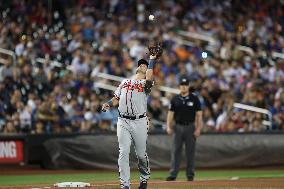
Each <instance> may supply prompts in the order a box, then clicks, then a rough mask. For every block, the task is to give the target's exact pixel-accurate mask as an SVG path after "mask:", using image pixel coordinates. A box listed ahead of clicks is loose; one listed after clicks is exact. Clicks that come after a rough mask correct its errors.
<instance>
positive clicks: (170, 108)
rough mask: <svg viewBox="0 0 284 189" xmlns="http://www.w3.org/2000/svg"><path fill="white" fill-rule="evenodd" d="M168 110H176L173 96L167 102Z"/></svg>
mask: <svg viewBox="0 0 284 189" xmlns="http://www.w3.org/2000/svg"><path fill="white" fill-rule="evenodd" d="M169 110H170V111H173V112H175V111H176V103H175V97H174V98H172V100H171V102H170V104H169Z"/></svg>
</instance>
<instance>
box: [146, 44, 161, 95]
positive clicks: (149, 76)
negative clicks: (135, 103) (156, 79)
mask: <svg viewBox="0 0 284 189" xmlns="http://www.w3.org/2000/svg"><path fill="white" fill-rule="evenodd" d="M148 49H149V52H150V60H149V66H148V69H147V71H146V84H145V92H146V93H147V94H149V93H150V91H151V88H152V86H153V68H154V65H155V63H156V61H157V59H159V58H160V56H161V55H162V54H163V49H162V48H161V46H160V44H157V45H154V46H149V47H148Z"/></svg>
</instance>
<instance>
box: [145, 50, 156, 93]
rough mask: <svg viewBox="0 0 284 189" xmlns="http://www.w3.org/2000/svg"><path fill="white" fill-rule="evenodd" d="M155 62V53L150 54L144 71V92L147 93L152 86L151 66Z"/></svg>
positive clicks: (152, 66)
mask: <svg viewBox="0 0 284 189" xmlns="http://www.w3.org/2000/svg"><path fill="white" fill-rule="evenodd" d="M155 63H156V55H150V60H149V66H148V68H147V71H146V83H145V93H146V94H149V93H150V92H151V88H152V86H153V79H154V77H153V68H154V64H155Z"/></svg>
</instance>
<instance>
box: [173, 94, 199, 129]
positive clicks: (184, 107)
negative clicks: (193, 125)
mask: <svg viewBox="0 0 284 189" xmlns="http://www.w3.org/2000/svg"><path fill="white" fill-rule="evenodd" d="M169 110H170V111H173V112H175V114H174V119H175V121H176V123H188V122H194V121H195V113H196V112H198V111H201V104H200V100H199V99H198V97H197V96H196V95H195V94H193V93H190V94H189V95H188V96H184V97H183V96H181V95H176V96H175V97H174V98H173V99H172V100H171V104H170V107H169Z"/></svg>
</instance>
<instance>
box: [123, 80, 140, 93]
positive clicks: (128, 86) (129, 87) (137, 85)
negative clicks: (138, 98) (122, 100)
mask: <svg viewBox="0 0 284 189" xmlns="http://www.w3.org/2000/svg"><path fill="white" fill-rule="evenodd" d="M122 88H123V89H124V88H126V90H127V91H133V90H135V89H137V91H138V92H143V91H144V88H143V85H142V84H141V83H134V84H131V83H130V82H128V83H124V84H123V86H122Z"/></svg>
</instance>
